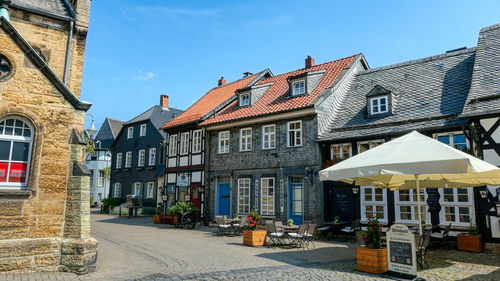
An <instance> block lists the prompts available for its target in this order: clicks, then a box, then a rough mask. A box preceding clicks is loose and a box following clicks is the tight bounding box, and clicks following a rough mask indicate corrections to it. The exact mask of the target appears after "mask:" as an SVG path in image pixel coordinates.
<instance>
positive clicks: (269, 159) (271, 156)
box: [206, 115, 323, 222]
mask: <svg viewBox="0 0 500 281" xmlns="http://www.w3.org/2000/svg"><path fill="white" fill-rule="evenodd" d="M295 120H302V134H303V137H302V143H303V144H302V146H300V147H287V145H286V141H287V138H286V134H287V130H286V126H287V122H288V121H295ZM267 124H273V123H264V124H257V125H251V126H241V127H232V128H230V129H225V130H230V153H228V154H218V144H217V141H218V133H219V132H220V131H225V130H219V131H209V132H208V135H209V136H208V146H207V147H208V151H207V153H209V156H207V163H208V165H207V166H206V170H207V176H208V179H207V183H209V189H210V198H209V208H210V214H211V216H212V218H213V217H214V216H215V215H216V210H217V209H216V208H217V206H216V199H215V198H216V177H217V176H218V175H227V176H230V177H231V202H232V203H231V215H234V214H236V211H237V209H236V208H237V180H238V178H239V177H241V176H242V175H243V176H245V177H248V176H250V177H251V178H252V180H251V188H250V192H251V194H250V198H251V202H250V206H254V205H257V206H259V205H258V204H256V196H255V180H259V181H260V178H261V177H264V176H266V175H270V174H272V175H276V184H275V188H276V194H275V202H276V205H275V214H276V219H279V220H286V219H287V213H288V205H289V202H288V194H287V193H288V192H287V189H288V178H289V176H299V177H303V178H304V210H305V214H304V219H305V220H312V221H315V222H319V221H321V220H322V219H323V217H322V216H323V203H322V201H323V200H322V198H323V185H322V183H321V182H320V181H319V180H318V177H317V172H318V171H319V169H320V166H319V163H321V158H320V154H319V146H318V144H317V143H316V142H315V140H316V139H317V119H316V116H315V115H310V116H305V117H302V118H297V119H292V120H280V121H277V122H274V124H275V125H276V149H270V150H262V125H267ZM248 127H252V151H247V152H239V130H240V129H241V128H248ZM306 166H312V167H313V169H314V177H313V182H312V183H311V181H310V180H309V178H308V177H307V176H306V173H305V167H306ZM281 180H283V185H284V186H283V191H284V194H283V196H282V194H281V193H280V181H281ZM258 196H260V195H258ZM258 198H260V197H258ZM281 198H282V199H283V201H284V202H283V211H281V206H280V199H281ZM258 200H260V199H258ZM257 203H258V202H257Z"/></svg>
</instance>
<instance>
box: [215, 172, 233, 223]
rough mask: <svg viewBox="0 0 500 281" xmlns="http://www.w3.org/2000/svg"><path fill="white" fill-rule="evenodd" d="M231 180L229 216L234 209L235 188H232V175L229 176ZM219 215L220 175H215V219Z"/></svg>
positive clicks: (229, 182)
mask: <svg viewBox="0 0 500 281" xmlns="http://www.w3.org/2000/svg"><path fill="white" fill-rule="evenodd" d="M228 178H229V181H228V184H229V216H230V217H232V209H233V206H232V205H233V202H232V201H233V200H232V198H233V189H232V180H233V179H232V177H228ZM218 215H219V177H215V212H214V217H213V219H214V220H215V216H218Z"/></svg>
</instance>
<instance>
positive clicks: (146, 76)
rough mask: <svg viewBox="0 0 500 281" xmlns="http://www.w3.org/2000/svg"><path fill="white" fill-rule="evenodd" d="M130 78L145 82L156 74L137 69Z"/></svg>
mask: <svg viewBox="0 0 500 281" xmlns="http://www.w3.org/2000/svg"><path fill="white" fill-rule="evenodd" d="M131 76H132V79H133V80H139V81H146V80H150V79H153V78H155V76H156V74H154V73H153V72H143V71H142V69H138V70H137V73H135V74H132V75H131Z"/></svg>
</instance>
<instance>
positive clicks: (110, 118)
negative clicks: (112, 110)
mask: <svg viewBox="0 0 500 281" xmlns="http://www.w3.org/2000/svg"><path fill="white" fill-rule="evenodd" d="M106 119H109V120H113V121H120V122H125V121H122V120H120V119H115V118H112V117H108V116H106Z"/></svg>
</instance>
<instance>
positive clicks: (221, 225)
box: [215, 216, 231, 236]
mask: <svg viewBox="0 0 500 281" xmlns="http://www.w3.org/2000/svg"><path fill="white" fill-rule="evenodd" d="M215 221H216V223H217V226H218V228H217V232H216V233H215V234H216V235H217V236H221V235H227V234H229V233H230V232H231V225H230V224H226V223H225V222H224V218H223V217H222V216H215Z"/></svg>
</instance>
